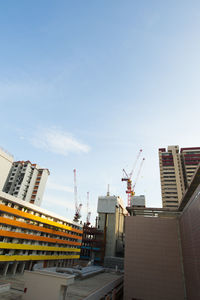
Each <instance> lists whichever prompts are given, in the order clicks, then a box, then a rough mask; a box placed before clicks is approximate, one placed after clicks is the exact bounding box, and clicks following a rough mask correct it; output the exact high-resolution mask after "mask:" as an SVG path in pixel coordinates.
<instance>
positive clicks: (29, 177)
mask: <svg viewBox="0 0 200 300" xmlns="http://www.w3.org/2000/svg"><path fill="white" fill-rule="evenodd" d="M49 174H50V173H49V170H48V169H42V168H40V167H39V166H38V165H37V164H32V163H31V162H30V161H16V162H14V163H13V165H12V167H11V169H10V172H9V174H8V177H7V180H6V182H5V185H4V188H3V191H4V192H5V193H8V194H10V195H13V196H15V197H17V198H20V199H22V200H24V201H26V202H30V203H32V204H35V205H38V206H40V205H41V202H42V197H43V194H44V189H45V185H46V182H47V178H48V176H49Z"/></svg>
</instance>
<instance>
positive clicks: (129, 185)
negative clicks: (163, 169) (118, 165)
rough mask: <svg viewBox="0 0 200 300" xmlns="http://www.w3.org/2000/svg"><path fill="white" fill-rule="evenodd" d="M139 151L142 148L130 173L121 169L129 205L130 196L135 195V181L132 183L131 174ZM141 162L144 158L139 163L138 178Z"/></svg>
mask: <svg viewBox="0 0 200 300" xmlns="http://www.w3.org/2000/svg"><path fill="white" fill-rule="evenodd" d="M141 153H142V149H140V151H139V153H138V155H137V157H136V160H135V162H134V164H133V168H132V170H131V172H130V173H127V172H126V170H125V169H123V178H122V179H121V180H122V181H126V182H127V187H126V193H127V196H128V201H127V205H128V206H130V205H131V197H132V196H134V195H135V192H134V188H135V184H136V182H135V183H134V185H132V176H133V172H134V171H135V167H136V164H137V162H138V160H139V157H140V155H141ZM143 162H144V158H143V160H142V163H141V164H140V168H139V171H138V174H137V177H136V179H138V177H139V174H140V171H141V168H142V164H143Z"/></svg>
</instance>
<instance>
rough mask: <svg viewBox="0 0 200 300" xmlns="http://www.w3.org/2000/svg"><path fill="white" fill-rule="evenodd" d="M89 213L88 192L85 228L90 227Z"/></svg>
mask: <svg viewBox="0 0 200 300" xmlns="http://www.w3.org/2000/svg"><path fill="white" fill-rule="evenodd" d="M90 216H91V212H90V211H89V192H87V216H86V226H89V225H90Z"/></svg>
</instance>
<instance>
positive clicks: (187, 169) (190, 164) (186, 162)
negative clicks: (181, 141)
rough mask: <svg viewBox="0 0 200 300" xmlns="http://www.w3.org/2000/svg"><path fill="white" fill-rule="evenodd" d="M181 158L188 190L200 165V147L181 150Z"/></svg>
mask: <svg viewBox="0 0 200 300" xmlns="http://www.w3.org/2000/svg"><path fill="white" fill-rule="evenodd" d="M180 156H181V162H182V166H183V175H184V184H185V188H188V186H189V185H190V182H191V180H192V177H193V175H194V173H195V171H196V169H197V167H198V165H199V163H200V147H193V148H181V150H180Z"/></svg>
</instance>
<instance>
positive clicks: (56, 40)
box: [0, 0, 200, 222]
mask: <svg viewBox="0 0 200 300" xmlns="http://www.w3.org/2000/svg"><path fill="white" fill-rule="evenodd" d="M199 80H200V2H199V1H195V0H191V1H186V0H180V1H179V0H169V1H160V0H157V1H156V0H155V1H154V0H143V1H136V0H126V1H120V0H109V1H108V0H106V1H105V0H101V1H97V0H84V1H81V0H75V1H70V0H64V1H62V0H59V1H51V0H43V1H38V0H34V1H25V0H24V1H23V0H21V1H14V0H9V1H0V120H1V126H0V145H1V147H3V148H4V149H6V150H8V151H9V152H10V153H12V154H13V155H14V158H15V160H30V161H31V162H32V163H37V164H39V165H40V166H41V167H44V168H48V169H49V170H50V176H49V179H48V182H47V186H46V190H45V194H44V198H43V202H42V207H43V208H46V209H48V210H50V211H53V212H56V213H57V214H60V215H61V216H64V217H67V218H69V219H72V218H73V214H74V195H73V169H74V168H75V169H76V170H77V188H78V201H80V202H81V203H83V209H82V219H83V221H85V219H86V197H87V192H88V191H89V193H90V200H89V206H90V210H91V212H92V217H91V220H92V222H94V219H95V217H96V211H97V199H98V196H100V195H105V194H106V192H107V185H108V184H110V193H111V194H112V195H119V196H120V197H122V198H123V200H124V202H125V204H126V202H127V197H126V193H125V189H126V185H125V183H124V182H121V178H122V169H123V168H124V169H125V170H126V171H127V172H130V171H131V169H132V166H133V164H134V162H135V159H136V157H137V154H138V152H139V150H140V149H143V152H142V155H141V157H140V159H139V161H138V164H137V168H136V170H135V173H134V174H133V181H134V178H136V176H137V170H138V168H139V165H140V161H141V159H142V157H145V162H144V165H143V167H142V169H141V173H140V176H139V178H138V181H137V183H136V187H135V192H136V195H141V194H144V195H145V196H146V205H147V206H150V207H161V205H162V204H161V192H160V177H159V176H160V175H159V161H158V148H160V147H167V146H168V145H179V146H180V147H189V146H199V143H200V131H199V113H200V100H199V98H200V97H199V95H200V84H199Z"/></svg>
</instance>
